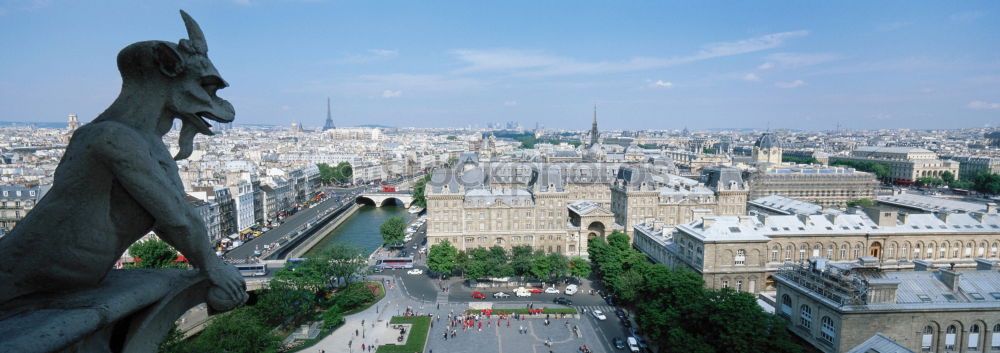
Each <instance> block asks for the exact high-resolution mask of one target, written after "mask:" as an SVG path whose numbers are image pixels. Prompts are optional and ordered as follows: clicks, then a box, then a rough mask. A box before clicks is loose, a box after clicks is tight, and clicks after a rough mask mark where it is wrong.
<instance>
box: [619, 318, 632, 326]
mask: <svg viewBox="0 0 1000 353" xmlns="http://www.w3.org/2000/svg"><path fill="white" fill-rule="evenodd" d="M621 321H622V326H625V328H632V321H629V319H628V318H627V317H626V318H624V319H621Z"/></svg>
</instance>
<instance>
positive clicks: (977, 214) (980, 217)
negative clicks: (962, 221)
mask: <svg viewBox="0 0 1000 353" xmlns="http://www.w3.org/2000/svg"><path fill="white" fill-rule="evenodd" d="M969 216H972V219H975V220H976V221H979V223H983V220H984V219H985V218H986V214H985V213H982V212H972V213H969Z"/></svg>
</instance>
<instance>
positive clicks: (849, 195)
mask: <svg viewBox="0 0 1000 353" xmlns="http://www.w3.org/2000/svg"><path fill="white" fill-rule="evenodd" d="M754 148H755V151H756V147H754ZM779 153H780V152H779ZM779 158H780V157H779ZM877 186H878V180H876V179H875V174H872V173H866V172H862V171H858V170H855V169H853V168H844V167H823V166H808V165H800V166H791V167H779V168H765V169H758V170H757V171H755V172H753V173H751V174H750V199H751V200H754V199H759V198H762V197H765V196H770V195H781V196H785V197H791V198H796V199H800V200H804V201H809V202H813V203H816V204H818V205H820V206H823V207H847V203H848V202H850V201H852V200H857V199H872V198H874V197H875V188H876V187H877Z"/></svg>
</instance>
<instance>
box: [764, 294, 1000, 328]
mask: <svg viewBox="0 0 1000 353" xmlns="http://www.w3.org/2000/svg"><path fill="white" fill-rule="evenodd" d="M781 313H782V314H784V315H785V316H787V317H792V298H791V297H789V296H788V294H784V295H782V296H781ZM997 326H998V327H1000V324H998V325H997Z"/></svg>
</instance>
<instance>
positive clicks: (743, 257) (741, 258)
mask: <svg viewBox="0 0 1000 353" xmlns="http://www.w3.org/2000/svg"><path fill="white" fill-rule="evenodd" d="M733 262H734V263H735V264H736V265H739V266H742V265H746V263H747V251H746V250H743V249H739V250H736V257H735V258H734V259H733Z"/></svg>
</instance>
